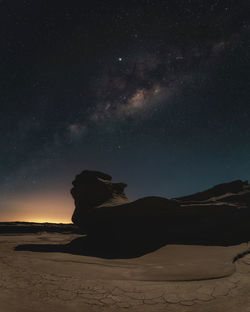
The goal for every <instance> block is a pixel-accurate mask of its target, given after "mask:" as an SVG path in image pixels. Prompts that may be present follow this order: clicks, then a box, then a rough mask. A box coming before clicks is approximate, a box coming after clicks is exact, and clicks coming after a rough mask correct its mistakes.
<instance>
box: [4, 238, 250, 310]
mask: <svg viewBox="0 0 250 312" xmlns="http://www.w3.org/2000/svg"><path fill="white" fill-rule="evenodd" d="M75 237H77V235H73V234H57V233H52V234H51V233H39V234H24V235H1V236H0V312H31V311H32V312H34V311H36V312H39V311H47V312H49V311H53V312H57V311H60V312H64V311H65V312H73V311H90V312H91V311H105V312H107V311H145V312H147V311H156V312H157V311H178V312H182V311H183V312H184V311H185V312H200V311H203V312H210V311H211V312H216V311H222V310H225V311H227V312H234V311H240V312H250V296H249V293H250V255H248V254H247V253H246V250H248V248H249V247H248V244H247V243H245V244H241V245H237V246H230V247H219V246H207V247H205V246H191V245H190V246H187V245H170V246H166V247H163V248H162V249H160V250H158V251H156V252H153V253H151V254H149V255H145V256H143V257H140V258H135V259H115V260H114V259H113V260H112V259H111V260H110V259H101V258H94V257H88V256H82V255H71V254H66V253H59V252H54V253H53V252H32V251H16V250H15V247H16V246H17V245H20V244H43V243H44V244H48V242H49V243H50V244H65V243H67V242H70V241H71V240H72V239H73V238H75ZM241 253H242V254H243V255H244V257H241V258H239V259H238V260H237V261H236V262H235V263H233V259H234V257H235V256H237V255H238V254H241Z"/></svg>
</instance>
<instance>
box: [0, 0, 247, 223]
mask: <svg viewBox="0 0 250 312" xmlns="http://www.w3.org/2000/svg"><path fill="white" fill-rule="evenodd" d="M249 75H250V2H249V0H245V1H244V0H234V1H233V0H231V1H229V0H200V1H199V0H196V1H195V0H178V1H170V0H164V1H161V0H155V1H150V0H147V1H146V0H136V1H135V0H129V1H124V2H121V1H105V0H102V1H93V0H92V1H65V0H60V1H59V0H50V1H48V0H26V1H24V0H1V1H0V80H1V83H0V109H1V113H0V119H1V122H0V127H1V136H0V144H1V153H0V158H1V160H0V166H1V175H2V178H1V181H0V198H1V199H0V220H1V221H3V220H27V221H32V220H35V221H57V222H70V217H71V214H72V211H73V209H74V205H73V201H72V199H71V196H70V193H69V191H70V188H71V181H72V180H73V178H74V176H75V175H76V174H77V173H79V172H81V171H82V170H84V169H93V170H101V171H104V172H106V173H108V174H111V175H112V176H113V179H114V180H116V181H117V182H118V181H119V182H126V183H128V188H127V194H128V196H129V198H131V199H136V198H138V197H142V196H146V195H159V196H164V197H174V196H181V195H184V194H188V193H192V192H197V191H200V190H202V189H205V188H207V187H210V186H212V185H215V184H218V183H222V182H226V181H230V180H233V179H243V180H247V179H249V178H250V122H249V118H250V77H249Z"/></svg>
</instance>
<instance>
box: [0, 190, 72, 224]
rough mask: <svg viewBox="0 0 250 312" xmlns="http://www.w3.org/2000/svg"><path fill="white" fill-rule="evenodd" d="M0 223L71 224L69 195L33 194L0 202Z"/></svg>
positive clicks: (70, 199)
mask: <svg viewBox="0 0 250 312" xmlns="http://www.w3.org/2000/svg"><path fill="white" fill-rule="evenodd" d="M1 207H2V212H1V213H0V221H1V222H15V221H19V222H38V223H43V222H51V223H72V222H71V216H72V213H73V210H74V203H73V200H72V198H71V197H70V195H68V196H65V195H64V196H62V195H61V194H34V195H23V196H19V197H17V198H15V199H13V198H7V199H5V200H4V202H1Z"/></svg>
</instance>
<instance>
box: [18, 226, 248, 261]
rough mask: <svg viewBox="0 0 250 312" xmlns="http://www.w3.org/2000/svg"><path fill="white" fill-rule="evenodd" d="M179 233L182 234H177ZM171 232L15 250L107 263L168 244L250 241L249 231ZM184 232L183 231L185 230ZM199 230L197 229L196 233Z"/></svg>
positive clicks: (84, 239) (222, 243) (205, 244)
mask: <svg viewBox="0 0 250 312" xmlns="http://www.w3.org/2000/svg"><path fill="white" fill-rule="evenodd" d="M178 230H179V231H178ZM178 230H177V229H176V232H175V231H172V232H169V233H168V235H166V233H165V235H164V236H161V237H160V236H152V235H148V236H146V237H144V239H142V238H139V239H136V236H131V235H130V236H127V237H126V238H122V239H121V238H120V237H119V238H117V237H115V236H113V237H111V236H109V237H107V236H102V237H100V236H101V235H100V236H98V237H88V236H82V237H78V238H75V239H73V240H72V241H71V242H70V243H68V244H23V245H18V246H16V247H15V251H32V252H62V253H68V254H73V255H82V256H91V257H99V258H104V259H128V258H136V257H140V256H143V255H145V254H147V253H150V252H153V251H155V250H157V249H159V248H161V247H163V246H165V245H168V244H182V245H203V246H232V245H238V244H241V243H245V242H247V241H249V240H250V233H249V231H246V230H243V229H242V230H243V231H242V230H239V228H238V229H233V228H231V229H229V228H227V229H225V228H224V229H221V231H218V229H217V231H213V230H212V229H210V230H211V231H207V230H206V231H202V229H200V230H198V231H192V230H191V229H190V228H189V229H187V228H186V229H185V231H180V229H178ZM182 230H183V229H182ZM196 230H197V229H196Z"/></svg>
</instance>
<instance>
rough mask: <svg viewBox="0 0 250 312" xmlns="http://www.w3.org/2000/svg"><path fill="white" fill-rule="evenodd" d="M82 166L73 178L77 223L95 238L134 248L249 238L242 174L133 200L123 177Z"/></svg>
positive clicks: (249, 191) (249, 209)
mask: <svg viewBox="0 0 250 312" xmlns="http://www.w3.org/2000/svg"><path fill="white" fill-rule="evenodd" d="M111 180H112V178H111V176H110V175H107V174H104V173H101V172H96V171H83V172H82V173H81V174H80V175H77V176H76V179H75V180H74V181H73V186H74V187H73V188H72V190H71V194H72V196H73V198H74V200H75V206H76V208H75V211H74V214H73V216H72V221H73V223H74V224H76V225H78V227H79V228H80V229H81V231H82V232H83V233H85V234H87V235H88V237H90V238H91V239H92V240H95V239H97V240H100V241H101V240H103V241H105V242H109V243H110V244H114V243H117V242H119V244H120V245H122V244H125V245H126V244H129V245H131V246H132V245H133V246H134V247H135V248H136V246H138V244H140V247H142V246H143V245H145V246H150V244H152V246H154V245H155V244H157V245H164V244H166V243H169V242H172V243H175V242H176V243H177V242H182V243H190V242H192V243H204V244H213V243H214V244H216V243H220V244H227V243H228V244H232V243H233V242H239V241H247V240H248V239H249V238H250V186H249V184H248V182H242V181H240V180H237V181H233V182H230V183H224V184H220V185H217V186H215V187H213V188H211V189H208V190H206V191H204V192H200V193H197V194H193V195H190V196H185V197H180V198H175V199H166V198H161V197H145V198H141V199H138V200H135V201H129V199H128V198H127V197H126V195H125V193H124V188H125V187H126V184H125V183H112V182H111Z"/></svg>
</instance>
